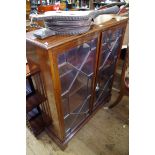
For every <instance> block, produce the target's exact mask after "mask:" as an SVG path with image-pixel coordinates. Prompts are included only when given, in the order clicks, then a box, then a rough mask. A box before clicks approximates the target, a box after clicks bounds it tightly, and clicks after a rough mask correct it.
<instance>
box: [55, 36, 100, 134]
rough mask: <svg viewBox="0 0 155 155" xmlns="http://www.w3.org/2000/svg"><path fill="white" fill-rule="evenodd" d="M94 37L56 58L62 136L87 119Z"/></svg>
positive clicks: (92, 72) (94, 54)
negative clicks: (61, 115)
mask: <svg viewBox="0 0 155 155" xmlns="http://www.w3.org/2000/svg"><path fill="white" fill-rule="evenodd" d="M97 40H98V39H97V38H95V39H92V40H91V41H89V42H87V43H84V44H82V45H80V46H77V47H75V48H72V49H69V50H67V51H64V52H63V53H61V54H58V56H57V62H58V71H59V78H60V83H61V84H60V85H61V104H62V107H63V114H64V116H63V117H64V126H65V135H66V136H67V135H69V134H70V133H71V132H73V131H74V129H76V128H77V127H78V125H79V124H80V123H82V122H83V121H84V120H85V119H86V117H87V116H89V107H90V99H91V96H92V80H93V77H94V69H95V60H96V49H97V48H96V47H97Z"/></svg>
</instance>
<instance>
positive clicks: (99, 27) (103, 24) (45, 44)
mask: <svg viewBox="0 0 155 155" xmlns="http://www.w3.org/2000/svg"><path fill="white" fill-rule="evenodd" d="M127 21H128V17H121V16H114V15H108V16H105V15H104V16H103V15H100V16H98V17H97V18H96V19H95V21H94V25H93V26H92V27H91V29H90V30H89V31H88V32H86V33H84V34H80V35H65V36H62V35H55V36H51V37H48V38H45V39H38V38H36V37H35V36H34V35H33V31H31V32H27V33H26V41H27V42H30V43H31V44H33V45H35V46H39V47H41V48H43V49H45V50H49V49H51V48H53V47H56V46H59V45H61V44H64V43H66V42H69V41H72V40H74V39H78V38H81V37H84V36H86V35H87V34H91V33H95V32H99V31H104V30H106V29H107V28H109V27H111V26H115V25H119V24H121V23H124V22H127Z"/></svg>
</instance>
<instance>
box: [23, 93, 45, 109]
mask: <svg viewBox="0 0 155 155" xmlns="http://www.w3.org/2000/svg"><path fill="white" fill-rule="evenodd" d="M45 100H46V98H45V96H43V95H41V94H40V93H39V92H36V93H35V94H33V95H31V96H30V97H28V98H27V99H26V112H29V111H31V110H32V109H33V108H35V107H37V106H38V105H39V104H41V103H42V102H44V101H45Z"/></svg>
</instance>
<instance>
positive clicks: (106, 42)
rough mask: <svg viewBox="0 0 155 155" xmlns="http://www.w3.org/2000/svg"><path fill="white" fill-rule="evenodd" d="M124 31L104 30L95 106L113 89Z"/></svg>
mask: <svg viewBox="0 0 155 155" xmlns="http://www.w3.org/2000/svg"><path fill="white" fill-rule="evenodd" d="M122 32H123V31H122V29H116V30H113V31H112V30H108V31H105V32H103V37H102V50H101V53H100V62H99V71H98V81H97V84H96V97H95V106H94V108H95V107H96V106H98V105H99V104H101V103H103V101H104V100H105V99H106V97H108V95H109V93H110V91H111V90H110V89H111V86H112V79H113V74H114V70H115V64H116V60H117V55H118V50H119V46H120V41H121V36H122Z"/></svg>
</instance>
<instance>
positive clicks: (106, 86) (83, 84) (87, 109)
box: [27, 17, 128, 149]
mask: <svg viewBox="0 0 155 155" xmlns="http://www.w3.org/2000/svg"><path fill="white" fill-rule="evenodd" d="M127 21H128V19H127V18H126V17H120V18H119V20H117V19H116V18H113V19H111V20H110V21H108V22H106V23H104V24H100V25H95V26H93V27H92V28H91V30H89V31H88V32H87V33H85V34H81V35H76V36H52V37H49V38H46V39H43V40H39V39H37V38H35V37H34V36H33V31H32V32H28V33H27V59H28V62H29V61H30V62H35V63H36V64H38V65H39V66H40V69H41V74H42V76H43V79H44V82H45V89H46V93H47V98H48V102H49V106H50V107H49V110H50V112H51V115H52V124H51V125H50V126H49V127H47V128H46V131H47V133H48V134H49V136H50V137H51V138H52V139H53V140H54V141H55V142H56V143H57V144H58V145H59V146H60V147H61V149H64V148H65V147H66V145H67V143H68V141H69V140H70V139H71V138H72V136H73V135H74V134H75V133H76V132H77V131H78V130H79V129H80V128H81V127H82V126H83V125H84V124H85V123H86V122H87V121H88V120H89V119H90V118H91V117H92V116H93V114H94V113H95V112H96V111H97V110H98V109H99V108H100V107H101V106H103V105H104V104H105V103H107V102H108V101H109V100H110V97H111V89H112V84H113V79H114V73H115V68H116V63H117V59H118V56H119V53H120V50H121V46H122V41H123V37H124V32H125V28H126V24H127Z"/></svg>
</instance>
